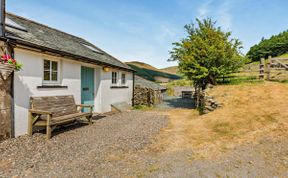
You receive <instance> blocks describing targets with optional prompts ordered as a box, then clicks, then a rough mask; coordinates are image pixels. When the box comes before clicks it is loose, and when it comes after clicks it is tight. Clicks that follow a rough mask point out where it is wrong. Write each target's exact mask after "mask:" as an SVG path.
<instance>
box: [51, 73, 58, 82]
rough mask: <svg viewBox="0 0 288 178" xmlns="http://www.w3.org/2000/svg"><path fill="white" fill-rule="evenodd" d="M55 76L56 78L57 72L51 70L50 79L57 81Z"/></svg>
mask: <svg viewBox="0 0 288 178" xmlns="http://www.w3.org/2000/svg"><path fill="white" fill-rule="evenodd" d="M57 78H58V73H57V72H52V81H57Z"/></svg>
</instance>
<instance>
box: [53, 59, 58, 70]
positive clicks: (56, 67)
mask: <svg viewBox="0 0 288 178" xmlns="http://www.w3.org/2000/svg"><path fill="white" fill-rule="evenodd" d="M57 70H58V63H57V62H55V61H52V71H57Z"/></svg>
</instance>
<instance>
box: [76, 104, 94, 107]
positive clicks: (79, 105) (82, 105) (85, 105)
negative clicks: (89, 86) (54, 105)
mask: <svg viewBox="0 0 288 178" xmlns="http://www.w3.org/2000/svg"><path fill="white" fill-rule="evenodd" d="M76 106H78V107H81V108H90V107H93V105H91V104H77V105H76Z"/></svg>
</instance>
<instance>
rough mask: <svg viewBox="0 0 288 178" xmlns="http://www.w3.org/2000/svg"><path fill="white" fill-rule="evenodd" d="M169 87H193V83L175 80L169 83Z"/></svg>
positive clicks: (185, 80)
mask: <svg viewBox="0 0 288 178" xmlns="http://www.w3.org/2000/svg"><path fill="white" fill-rule="evenodd" d="M167 86H193V82H192V81H191V80H187V79H181V80H174V81H172V82H169V83H168V84H167Z"/></svg>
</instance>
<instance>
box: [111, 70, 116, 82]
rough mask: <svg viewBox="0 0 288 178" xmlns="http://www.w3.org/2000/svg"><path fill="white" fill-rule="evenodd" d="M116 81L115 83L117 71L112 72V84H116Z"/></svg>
mask: <svg viewBox="0 0 288 178" xmlns="http://www.w3.org/2000/svg"><path fill="white" fill-rule="evenodd" d="M116 83H117V73H116V72H112V84H116Z"/></svg>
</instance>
